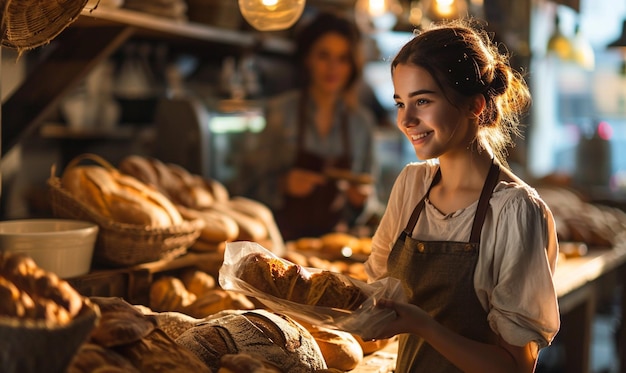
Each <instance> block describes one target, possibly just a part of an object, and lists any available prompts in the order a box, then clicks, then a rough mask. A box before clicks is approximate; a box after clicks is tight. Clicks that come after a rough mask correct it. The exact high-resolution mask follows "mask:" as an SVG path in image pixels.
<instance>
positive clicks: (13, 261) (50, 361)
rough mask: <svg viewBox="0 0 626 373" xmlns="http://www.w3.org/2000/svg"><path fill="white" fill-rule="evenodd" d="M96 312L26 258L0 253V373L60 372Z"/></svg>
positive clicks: (67, 287)
mask: <svg viewBox="0 0 626 373" xmlns="http://www.w3.org/2000/svg"><path fill="white" fill-rule="evenodd" d="M97 317H98V310H97V307H94V306H93V305H92V304H91V303H90V302H89V301H88V300H87V299H84V298H83V297H82V296H81V295H80V294H79V293H78V292H77V291H76V290H75V289H74V288H72V287H71V285H70V284H69V283H68V282H66V281H65V280H63V279H60V278H59V277H58V276H57V275H56V274H54V273H52V272H48V271H46V270H44V269H42V268H40V267H39V266H37V264H36V263H35V262H34V261H33V260H32V259H31V258H30V257H28V256H25V255H23V254H15V253H9V252H2V251H0V335H1V336H2V337H1V338H0V371H2V372H8V373H11V372H20V373H28V372H41V371H54V372H56V371H62V370H63V369H64V368H65V367H66V366H67V365H68V363H69V361H70V359H71V358H72V356H73V354H74V353H75V352H76V350H77V349H78V347H79V346H80V344H81V343H83V341H84V339H85V338H86V336H87V335H88V334H89V332H90V331H91V330H92V328H93V327H94V325H95V323H96V320H97Z"/></svg>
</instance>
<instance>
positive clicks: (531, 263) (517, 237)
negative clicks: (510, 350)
mask: <svg viewBox="0 0 626 373" xmlns="http://www.w3.org/2000/svg"><path fill="white" fill-rule="evenodd" d="M493 219H494V222H495V223H494V224H495V227H496V229H493V230H490V231H489V232H490V233H488V237H484V238H485V239H486V240H485V241H487V242H489V244H488V245H491V247H490V248H486V251H487V252H491V253H492V254H491V258H490V260H493V262H492V263H489V265H488V266H484V265H483V266H479V268H477V271H483V273H477V276H479V277H481V278H483V279H487V278H490V279H491V280H489V281H493V283H492V284H488V283H484V284H483V285H486V286H484V287H482V288H478V289H477V290H478V292H481V291H482V292H485V293H490V294H486V297H485V298H486V299H489V305H488V310H489V311H488V312H489V315H488V320H489V324H490V326H491V328H492V329H493V330H494V331H495V332H496V333H497V334H498V335H500V336H501V337H502V338H503V339H504V340H505V341H506V342H507V343H509V344H511V345H515V346H523V345H526V344H527V343H529V342H531V341H534V342H536V343H537V345H538V346H539V348H542V347H545V346H547V345H549V344H550V343H551V342H552V340H553V338H554V336H555V335H556V333H557V331H558V330H559V325H560V317H559V309H558V301H557V296H556V292H555V288H554V282H553V279H552V275H553V272H554V267H555V262H556V256H557V251H558V244H557V241H556V230H555V228H554V220H553V217H552V214H551V212H550V210H549V208H548V207H547V206H546V205H545V203H544V202H543V201H542V200H541V199H540V198H539V196H538V195H537V194H536V193H534V191H533V190H531V189H530V188H528V189H527V188H518V190H517V193H513V195H512V197H511V198H510V200H508V201H506V203H505V204H504V206H503V207H502V209H500V210H499V212H498V213H497V215H496V216H494V217H493ZM484 232H485V231H484V230H483V233H484ZM485 241H482V242H485ZM482 250H483V247H482V245H481V255H482V254H483V251H482ZM486 271H492V273H490V274H488V273H485V272H486ZM490 289H491V290H490ZM479 298H480V295H479Z"/></svg>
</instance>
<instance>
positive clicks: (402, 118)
mask: <svg viewBox="0 0 626 373" xmlns="http://www.w3.org/2000/svg"><path fill="white" fill-rule="evenodd" d="M418 122H419V119H418V118H417V116H416V115H415V112H414V111H413V110H410V109H405V110H402V112H398V125H400V126H401V127H412V126H415V125H417V123H418Z"/></svg>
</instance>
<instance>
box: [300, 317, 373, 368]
mask: <svg viewBox="0 0 626 373" xmlns="http://www.w3.org/2000/svg"><path fill="white" fill-rule="evenodd" d="M308 330H309V332H310V333H311V335H312V336H313V338H315V341H316V342H317V345H318V346H319V347H320V351H321V352H322V355H323V356H324V360H326V365H328V367H329V368H336V369H339V370H342V371H349V370H352V369H354V368H356V367H357V366H358V365H359V364H360V363H361V362H362V361H363V349H362V348H361V345H360V344H359V342H358V341H357V340H356V339H355V338H354V336H352V334H350V333H347V332H343V331H340V330H331V329H325V328H318V327H312V328H308Z"/></svg>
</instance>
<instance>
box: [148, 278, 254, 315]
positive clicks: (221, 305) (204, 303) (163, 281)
mask: <svg viewBox="0 0 626 373" xmlns="http://www.w3.org/2000/svg"><path fill="white" fill-rule="evenodd" d="M149 302H150V304H149V306H150V309H152V310H154V311H157V312H170V311H175V312H181V313H184V314H186V315H189V316H192V317H195V318H203V317H208V316H211V315H213V314H215V313H218V312H220V311H224V310H250V309H254V308H255V305H254V303H253V302H252V301H251V300H250V299H248V297H246V296H245V295H244V294H241V293H238V292H234V291H228V290H223V289H220V288H219V286H217V284H216V282H215V279H214V278H213V277H212V276H211V275H209V274H208V273H206V272H204V271H200V270H197V269H194V268H186V269H184V270H183V271H182V272H181V273H180V275H179V276H173V275H162V276H159V277H158V278H157V279H155V280H154V281H153V282H152V284H151V285H150V297H149Z"/></svg>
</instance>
